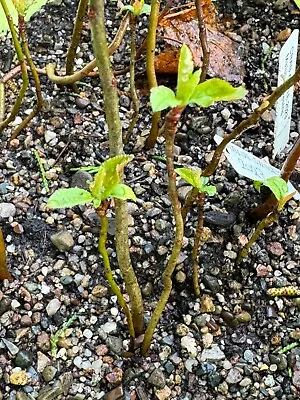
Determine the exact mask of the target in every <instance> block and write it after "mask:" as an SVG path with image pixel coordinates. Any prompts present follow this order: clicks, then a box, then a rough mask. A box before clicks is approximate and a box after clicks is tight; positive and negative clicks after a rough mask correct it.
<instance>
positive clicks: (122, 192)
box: [110, 183, 136, 201]
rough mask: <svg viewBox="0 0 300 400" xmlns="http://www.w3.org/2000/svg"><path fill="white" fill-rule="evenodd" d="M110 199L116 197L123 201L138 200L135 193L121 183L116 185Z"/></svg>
mask: <svg viewBox="0 0 300 400" xmlns="http://www.w3.org/2000/svg"><path fill="white" fill-rule="evenodd" d="M110 197H115V198H117V199H121V200H133V201H135V200H136V196H135V194H134V191H133V190H132V189H131V188H130V187H129V186H127V185H124V184H123V183H119V184H118V185H116V186H115V187H114V188H113V190H112V191H111V193H110Z"/></svg>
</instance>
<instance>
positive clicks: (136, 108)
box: [124, 14, 139, 143]
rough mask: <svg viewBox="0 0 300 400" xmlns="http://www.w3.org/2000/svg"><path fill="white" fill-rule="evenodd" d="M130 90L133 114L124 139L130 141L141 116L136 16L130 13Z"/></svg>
mask: <svg viewBox="0 0 300 400" xmlns="http://www.w3.org/2000/svg"><path fill="white" fill-rule="evenodd" d="M130 35H131V36H130V92H131V99H132V105H133V107H132V108H133V114H132V116H131V121H130V124H129V128H128V131H127V134H126V137H125V140H124V143H128V141H129V139H130V136H131V134H132V132H133V129H134V127H135V125H136V122H137V120H138V118H139V99H138V96H137V92H136V87H135V61H136V16H134V15H132V14H131V15H130Z"/></svg>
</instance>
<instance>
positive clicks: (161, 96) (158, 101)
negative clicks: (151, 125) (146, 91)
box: [150, 86, 181, 112]
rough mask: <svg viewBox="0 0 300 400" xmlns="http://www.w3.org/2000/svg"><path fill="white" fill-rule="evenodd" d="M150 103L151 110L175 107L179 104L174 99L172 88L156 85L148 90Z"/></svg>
mask: <svg viewBox="0 0 300 400" xmlns="http://www.w3.org/2000/svg"><path fill="white" fill-rule="evenodd" d="M150 103H151V107H152V110H153V112H157V111H162V110H165V109H166V108H168V107H176V106H178V105H180V104H181V102H180V101H179V100H177V99H176V97H175V93H174V92H173V90H171V89H169V88H167V87H166V86H157V87H154V88H152V89H151V91H150Z"/></svg>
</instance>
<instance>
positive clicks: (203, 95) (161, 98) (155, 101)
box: [150, 44, 247, 112]
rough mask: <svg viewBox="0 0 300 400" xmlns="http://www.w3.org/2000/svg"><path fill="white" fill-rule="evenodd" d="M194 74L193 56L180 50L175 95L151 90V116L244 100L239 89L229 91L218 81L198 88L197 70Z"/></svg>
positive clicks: (243, 92)
mask: <svg viewBox="0 0 300 400" xmlns="http://www.w3.org/2000/svg"><path fill="white" fill-rule="evenodd" d="M193 70H194V62H193V55H192V52H191V51H190V49H189V48H188V46H187V45H186V44H183V46H182V47H181V50H180V57H179V64H178V76H177V91H176V94H175V93H174V92H173V90H171V89H169V88H167V87H166V86H157V87H154V88H152V89H151V94H150V102H151V106H152V109H153V111H154V112H157V111H162V110H165V109H166V108H168V107H185V106H187V105H188V104H192V103H194V104H197V105H198V106H201V107H209V106H210V105H212V104H213V103H214V102H216V101H232V100H239V99H241V98H243V97H245V95H246V93H247V91H246V89H245V88H244V87H243V86H240V87H237V88H235V87H233V86H231V85H230V84H229V83H228V82H226V81H223V80H222V79H218V78H213V79H209V80H207V81H205V82H203V83H200V84H199V79H200V75H201V70H197V71H195V72H193Z"/></svg>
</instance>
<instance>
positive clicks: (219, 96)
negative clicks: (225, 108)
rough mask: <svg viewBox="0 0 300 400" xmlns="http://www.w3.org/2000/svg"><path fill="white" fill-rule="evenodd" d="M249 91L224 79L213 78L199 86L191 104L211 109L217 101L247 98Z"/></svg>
mask: <svg viewBox="0 0 300 400" xmlns="http://www.w3.org/2000/svg"><path fill="white" fill-rule="evenodd" d="M246 93H247V90H246V89H245V88H244V87H243V86H239V87H237V88H235V87H233V86H231V85H230V83H228V82H226V81H223V80H222V79H218V78H213V79H209V80H207V81H205V82H203V83H200V84H199V85H197V87H196V89H195V90H194V92H193V94H192V95H191V97H190V103H195V104H197V105H198V106H202V107H209V106H211V105H212V104H213V103H214V102H216V101H232V100H239V99H241V98H243V97H245V95H246Z"/></svg>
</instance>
